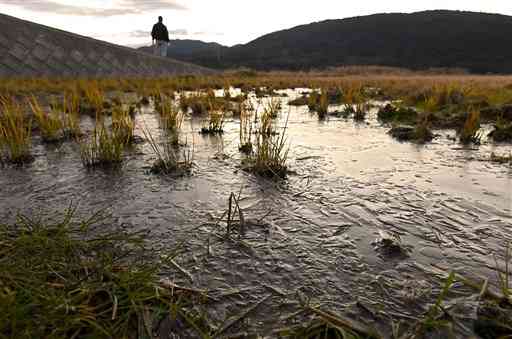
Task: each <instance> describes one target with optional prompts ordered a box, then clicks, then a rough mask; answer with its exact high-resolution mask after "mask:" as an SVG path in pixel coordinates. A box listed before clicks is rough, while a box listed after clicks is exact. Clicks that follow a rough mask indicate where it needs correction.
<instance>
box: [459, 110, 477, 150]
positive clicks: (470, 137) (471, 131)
mask: <svg viewBox="0 0 512 339" xmlns="http://www.w3.org/2000/svg"><path fill="white" fill-rule="evenodd" d="M481 138H482V135H481V133H480V111H477V110H471V111H470V112H469V114H468V116H467V118H466V121H465V122H464V126H463V127H462V130H461V131H460V135H459V140H460V142H461V143H463V144H470V143H474V144H479V143H480V140H481Z"/></svg>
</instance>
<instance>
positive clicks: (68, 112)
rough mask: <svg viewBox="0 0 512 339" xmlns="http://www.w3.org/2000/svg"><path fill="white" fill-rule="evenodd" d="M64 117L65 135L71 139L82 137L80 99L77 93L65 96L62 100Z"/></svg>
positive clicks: (73, 92)
mask: <svg viewBox="0 0 512 339" xmlns="http://www.w3.org/2000/svg"><path fill="white" fill-rule="evenodd" d="M62 110H63V112H64V114H65V117H64V134H65V136H66V137H69V138H76V137H79V136H81V135H82V132H81V131H80V97H79V96H78V94H77V93H76V91H72V92H69V93H66V94H64V97H63V99H62Z"/></svg>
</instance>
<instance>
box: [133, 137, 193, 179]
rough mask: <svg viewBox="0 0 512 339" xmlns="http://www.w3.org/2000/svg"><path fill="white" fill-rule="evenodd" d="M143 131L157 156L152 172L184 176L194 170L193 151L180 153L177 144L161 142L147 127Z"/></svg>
mask: <svg viewBox="0 0 512 339" xmlns="http://www.w3.org/2000/svg"><path fill="white" fill-rule="evenodd" d="M143 133H144V136H145V138H146V140H147V141H148V143H149V145H150V147H151V150H152V151H153V154H154V155H155V156H156V157H157V159H156V160H155V162H154V163H153V165H152V166H151V173H153V174H172V175H177V176H182V175H187V174H190V173H191V172H192V167H193V165H194V159H193V151H183V152H182V155H180V153H179V149H178V148H177V147H176V145H175V144H173V143H169V142H164V143H162V144H159V143H158V142H157V141H156V140H155V138H154V137H153V135H152V134H151V132H150V131H149V129H148V128H146V127H144V128H143Z"/></svg>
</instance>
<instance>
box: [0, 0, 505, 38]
mask: <svg viewBox="0 0 512 339" xmlns="http://www.w3.org/2000/svg"><path fill="white" fill-rule="evenodd" d="M429 9H456V10H470V11H476V12H491V13H502V14H507V15H512V1H506V0H428V1H427V0H422V1H415V0H387V1H378V0H355V1H343V0H315V1H304V0H82V1H80V0H0V12H1V13H5V14H9V15H13V16H16V17H20V18H23V19H26V20H30V21H35V22H38V23H42V24H45V25H49V26H53V27H57V28H61V29H64V30H67V31H71V32H75V33H79V34H83V35H88V36H92V37H95V38H98V39H102V40H106V41H109V42H114V43H118V44H122V45H130V46H135V45H144V44H150V43H151V38H150V37H149V31H150V30H151V27H152V25H153V24H154V23H155V22H156V18H157V16H158V15H162V16H164V21H165V24H166V25H167V27H168V29H169V31H170V32H171V38H174V39H200V40H204V41H216V42H219V43H222V44H225V45H233V44H238V43H246V42H249V41H251V40H253V39H255V38H257V37H259V36H261V35H263V34H266V33H270V32H273V31H276V30H280V29H285V28H290V27H293V26H297V25H301V24H305V23H310V22H314V21H320V20H325V19H340V18H346V17H352V16H359V15H367V14H374V13H383V12H415V11H422V10H429Z"/></svg>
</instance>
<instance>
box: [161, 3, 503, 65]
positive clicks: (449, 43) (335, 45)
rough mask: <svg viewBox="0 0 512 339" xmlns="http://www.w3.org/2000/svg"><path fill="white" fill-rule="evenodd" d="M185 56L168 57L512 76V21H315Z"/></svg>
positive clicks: (429, 14) (451, 16)
mask: <svg viewBox="0 0 512 339" xmlns="http://www.w3.org/2000/svg"><path fill="white" fill-rule="evenodd" d="M182 55H183V57H181V56H180V55H178V54H171V55H170V56H171V57H173V58H176V59H181V60H184V61H189V62H193V63H197V64H201V65H203V66H208V67H215V68H237V67H249V68H254V69H259V70H270V69H289V70H303V69H311V68H325V67H330V66H340V65H385V66H395V67H405V68H411V69H427V68H438V67H441V68H445V67H450V68H451V67H453V68H465V69H468V70H469V71H472V72H477V73H488V72H491V73H512V17H510V16H505V15H498V14H485V13H474V12H459V11H444V10H443V11H441V10H440V11H426V12H417V13H412V14H401V13H391V14H375V15H370V16H363V17H354V18H348V19H342V20H327V21H322V22H317V23H312V24H308V25H303V26H298V27H294V28H291V29H288V30H283V31H279V32H275V33H271V34H268V35H265V36H262V37H260V38H258V39H256V40H254V41H252V42H250V43H248V44H245V45H238V46H234V47H231V48H225V47H218V46H217V47H215V48H205V49H198V50H196V51H192V50H190V51H189V52H187V53H185V54H182Z"/></svg>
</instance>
